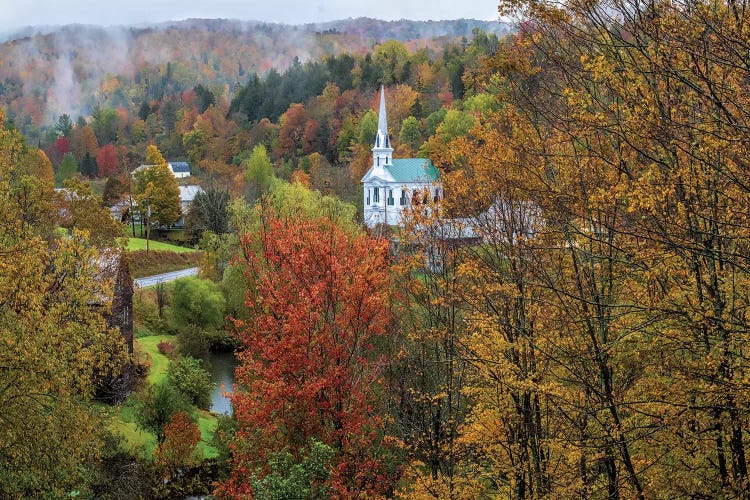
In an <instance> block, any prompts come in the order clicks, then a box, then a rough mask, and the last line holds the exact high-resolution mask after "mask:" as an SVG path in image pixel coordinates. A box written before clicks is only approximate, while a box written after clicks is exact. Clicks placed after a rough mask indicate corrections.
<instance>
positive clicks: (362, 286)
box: [218, 217, 392, 498]
mask: <svg viewBox="0 0 750 500" xmlns="http://www.w3.org/2000/svg"><path fill="white" fill-rule="evenodd" d="M241 243H242V249H243V254H244V255H245V256H247V257H246V260H245V261H244V264H245V265H246V275H247V277H248V279H249V283H251V285H250V287H249V288H250V290H249V291H248V294H247V301H246V304H247V306H248V307H249V308H250V309H251V311H252V312H253V314H252V319H250V320H248V321H235V325H236V335H237V336H238V338H239V340H240V341H241V342H242V350H241V352H240V353H239V360H240V365H239V367H238V369H237V373H236V375H237V388H238V390H237V392H236V393H235V395H234V396H233V403H234V408H235V414H236V416H237V420H238V422H239V424H240V429H239V431H238V433H237V440H236V442H235V447H234V456H233V473H232V476H231V478H230V480H229V481H228V482H227V483H225V484H224V485H222V486H221V488H220V489H219V492H218V493H219V494H220V495H226V496H237V495H247V494H251V488H250V484H249V482H250V480H249V478H248V476H249V475H251V474H257V471H259V470H262V469H263V467H264V465H265V464H266V463H267V458H268V456H269V454H271V453H273V452H276V451H281V450H287V451H291V452H292V453H296V452H298V450H300V449H301V448H302V447H304V445H305V444H306V443H308V442H309V440H310V438H313V437H314V438H316V439H318V440H320V441H322V442H323V443H325V444H327V445H329V446H330V447H332V448H333V449H334V450H335V451H336V458H335V463H334V466H333V470H332V475H331V479H330V487H331V488H333V490H334V491H335V492H336V495H337V496H338V497H341V498H350V497H352V496H355V495H357V494H362V493H367V494H368V496H372V495H376V494H379V493H382V492H384V491H385V490H386V489H387V488H389V487H390V486H391V485H390V484H389V481H388V480H386V478H385V476H384V472H383V464H382V463H381V461H380V460H379V459H378V458H377V457H376V456H375V454H374V452H373V450H374V449H376V448H377V444H378V440H379V439H381V438H382V432H381V431H382V421H381V419H380V418H379V417H378V415H377V413H376V411H375V409H374V407H373V406H374V403H375V393H376V391H377V386H378V382H377V379H378V375H379V373H378V366H379V364H380V363H381V362H382V361H383V360H382V359H379V358H378V357H377V356H376V355H374V354H373V344H374V343H375V342H376V341H377V339H378V338H379V337H382V336H383V335H384V334H385V333H386V331H387V329H388V326H389V324H390V313H389V303H390V297H391V291H392V290H391V281H390V280H391V278H390V275H389V271H388V260H387V244H386V242H385V241H384V240H375V239H372V238H370V237H368V236H367V235H365V234H350V233H347V232H345V231H344V230H342V229H341V228H339V227H338V226H337V225H336V224H335V223H334V222H332V221H331V220H329V219H327V218H320V219H314V220H310V219H304V218H294V219H293V218H278V217H270V218H268V219H267V220H265V221H264V224H263V229H262V230H261V231H260V233H259V234H257V235H252V236H251V235H245V236H243V237H242V238H241ZM261 475H262V473H261Z"/></svg>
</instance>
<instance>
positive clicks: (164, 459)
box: [154, 412, 201, 476]
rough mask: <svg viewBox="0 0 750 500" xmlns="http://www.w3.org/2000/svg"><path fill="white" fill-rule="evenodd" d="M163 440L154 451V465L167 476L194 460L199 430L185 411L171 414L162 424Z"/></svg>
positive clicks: (199, 436) (198, 440)
mask: <svg viewBox="0 0 750 500" xmlns="http://www.w3.org/2000/svg"><path fill="white" fill-rule="evenodd" d="M163 432H164V440H162V441H161V442H160V443H159V445H158V446H157V448H156V451H155V452H154V459H155V460H156V466H157V467H158V468H160V469H162V470H164V472H166V473H167V474H168V475H169V476H172V475H174V474H175V473H177V471H178V470H179V469H180V468H181V467H185V466H189V465H191V464H193V463H194V462H195V461H196V460H197V457H196V450H197V449H198V443H200V440H201V431H200V429H199V428H198V426H197V425H196V424H195V423H194V422H193V421H192V420H191V418H190V415H188V414H187V413H185V412H177V413H175V414H173V415H172V416H171V417H170V419H169V421H168V422H167V423H166V424H164V431H163Z"/></svg>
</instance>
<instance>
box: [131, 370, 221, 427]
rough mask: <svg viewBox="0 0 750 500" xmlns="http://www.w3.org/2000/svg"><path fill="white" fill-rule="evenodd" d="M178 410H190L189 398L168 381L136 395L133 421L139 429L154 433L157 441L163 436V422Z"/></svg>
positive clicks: (188, 411) (147, 388)
mask: <svg viewBox="0 0 750 500" xmlns="http://www.w3.org/2000/svg"><path fill="white" fill-rule="evenodd" d="M209 397H210V393H209ZM180 411H182V412H186V413H190V412H191V411H192V407H191V404H190V399H189V398H188V397H187V396H186V395H185V394H184V393H183V392H182V391H180V390H178V389H177V388H175V387H173V386H172V385H171V384H170V383H169V382H163V383H161V384H158V385H156V386H149V387H146V388H145V389H144V390H143V391H141V392H140V393H138V394H137V395H136V401H135V422H136V424H138V426H139V427H140V428H141V429H144V430H147V431H150V432H153V433H154V434H156V437H157V439H158V440H159V442H161V441H162V438H163V430H164V424H166V423H167V422H169V419H171V418H172V415H174V414H175V413H177V412H180Z"/></svg>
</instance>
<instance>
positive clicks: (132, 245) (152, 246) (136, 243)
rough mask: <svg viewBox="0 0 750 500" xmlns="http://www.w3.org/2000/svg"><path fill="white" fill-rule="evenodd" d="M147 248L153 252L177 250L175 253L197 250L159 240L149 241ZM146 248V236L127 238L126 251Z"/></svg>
mask: <svg viewBox="0 0 750 500" xmlns="http://www.w3.org/2000/svg"><path fill="white" fill-rule="evenodd" d="M148 247H149V250H153V251H155V252H162V251H166V252H177V253H189V252H197V250H195V249H194V248H187V247H181V246H177V245H170V244H169V243H162V242H161V241H153V240H151V241H149V243H148ZM145 249H146V238H128V247H127V250H128V251H131V252H132V251H135V250H145Z"/></svg>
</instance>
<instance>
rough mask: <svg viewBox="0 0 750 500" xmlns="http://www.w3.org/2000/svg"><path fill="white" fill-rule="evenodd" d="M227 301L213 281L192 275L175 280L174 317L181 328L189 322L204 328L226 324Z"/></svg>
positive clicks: (173, 292)
mask: <svg viewBox="0 0 750 500" xmlns="http://www.w3.org/2000/svg"><path fill="white" fill-rule="evenodd" d="M225 309H226V301H225V300H224V295H222V293H221V292H220V291H219V288H218V287H217V286H216V284H215V283H214V282H213V281H209V280H204V279H200V278H195V277H190V278H182V279H179V280H177V281H175V282H174V289H173V291H172V318H173V322H174V325H175V326H176V327H177V328H179V327H183V326H185V325H188V324H192V325H196V326H198V327H200V328H202V329H204V330H211V329H218V328H221V327H222V326H223V325H224V311H225Z"/></svg>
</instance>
